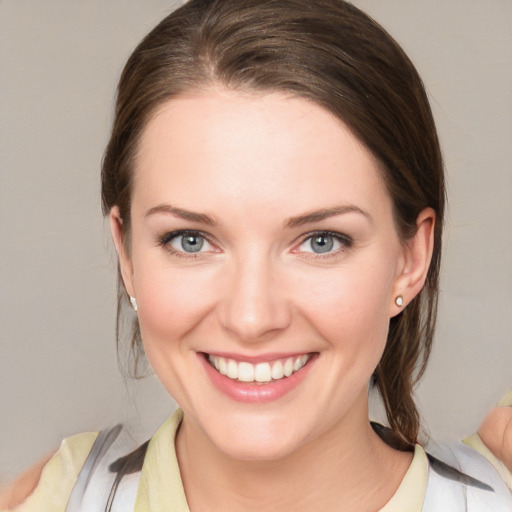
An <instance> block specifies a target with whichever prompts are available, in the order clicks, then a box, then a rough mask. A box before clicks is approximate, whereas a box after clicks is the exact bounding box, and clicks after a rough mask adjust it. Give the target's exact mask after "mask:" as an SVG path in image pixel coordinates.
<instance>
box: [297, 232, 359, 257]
mask: <svg viewBox="0 0 512 512" xmlns="http://www.w3.org/2000/svg"><path fill="white" fill-rule="evenodd" d="M350 245H351V240H350V239H349V238H348V237H346V236H344V235H341V234H337V233H329V232H324V233H322V232H321V233H314V234H313V235H311V236H308V237H307V238H306V239H304V241H303V242H302V243H301V244H300V246H299V248H298V250H299V251H300V252H309V253H315V254H328V253H332V252H337V251H339V250H340V249H342V248H343V247H350Z"/></svg>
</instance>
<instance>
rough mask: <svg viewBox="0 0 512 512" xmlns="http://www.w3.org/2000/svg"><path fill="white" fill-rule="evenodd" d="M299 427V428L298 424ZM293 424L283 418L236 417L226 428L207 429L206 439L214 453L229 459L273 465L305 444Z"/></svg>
mask: <svg viewBox="0 0 512 512" xmlns="http://www.w3.org/2000/svg"><path fill="white" fill-rule="evenodd" d="M299 425H300V424H299ZM299 425H298V424H297V422H296V421H293V422H286V421H284V418H268V417H261V416H259V417H251V416H250V415H249V416H248V417H244V418H240V417H237V418H235V419H233V420H232V421H229V423H228V424H226V423H223V424H220V425H219V427H218V428H215V427H214V428H213V429H212V428H211V427H212V426H213V425H211V424H210V428H209V429H208V430H209V431H210V432H207V435H208V436H209V437H210V440H211V441H212V442H213V444H214V445H215V446H216V447H217V449H218V450H220V451H221V452H223V453H224V454H225V455H227V456H228V457H230V458H232V459H236V460H244V461H261V462H263V461H276V460H279V459H283V458H285V457H287V456H288V455H290V454H291V453H293V452H294V451H296V450H297V449H298V448H299V447H300V446H302V445H303V444H304V443H305V440H304V438H303V437H304V436H303V435H301V433H300V432H298V431H296V429H297V427H298V426H299Z"/></svg>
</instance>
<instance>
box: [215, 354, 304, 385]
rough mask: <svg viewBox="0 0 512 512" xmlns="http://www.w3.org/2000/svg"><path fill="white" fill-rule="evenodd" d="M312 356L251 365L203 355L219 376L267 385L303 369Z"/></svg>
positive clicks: (245, 362)
mask: <svg viewBox="0 0 512 512" xmlns="http://www.w3.org/2000/svg"><path fill="white" fill-rule="evenodd" d="M313 355H314V354H302V355H299V356H293V357H286V358H282V359H276V360H275V361H269V362H260V363H257V364H252V363H249V362H247V361H235V360H234V359H230V358H227V357H221V356H214V355H211V354H205V356H206V358H207V360H208V362H209V363H210V365H211V366H213V368H215V369H216V370H217V371H218V372H219V373H220V374H221V375H224V376H226V377H227V378H229V379H231V380H233V381H236V382H244V383H255V384H268V383H272V382H275V381H279V380H282V379H286V378H287V377H290V376H291V375H293V374H294V373H297V372H298V371H300V370H301V369H302V368H304V366H306V364H307V363H308V361H309V360H310V359H311V358H312V357H313Z"/></svg>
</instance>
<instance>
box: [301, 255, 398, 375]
mask: <svg viewBox="0 0 512 512" xmlns="http://www.w3.org/2000/svg"><path fill="white" fill-rule="evenodd" d="M390 268H392V267H390V266H386V265H361V266H359V265H357V266H355V265H354V266H353V267H352V266H349V265H347V267H346V268H339V269H332V270H329V271H328V272H325V273H323V274H322V273H321V272H320V273H318V272H317V273H315V274H314V275H311V276H309V277H308V276H307V275H306V276H302V278H301V280H300V282H301V288H302V290H303V291H302V293H301V294H300V296H301V297H302V300H301V302H300V303H299V304H298V307H299V308H300V311H301V312H302V314H303V316H305V317H306V318H307V319H308V321H309V322H310V323H311V324H313V325H314V326H315V329H316V330H317V331H318V332H319V333H320V334H321V335H322V337H323V338H325V339H326V340H328V341H329V343H330V344H331V345H333V348H335V349H341V350H340V351H339V353H340V355H341V356H342V357H344V358H345V359H347V360H348V359H350V360H355V359H357V358H358V357H368V358H369V359H370V360H371V361H372V362H373V361H375V365H376V364H377V363H378V361H379V359H380V356H381V354H382V351H383V350H384V346H385V343H386V339H387V333H388V327H389V301H390V294H391V290H392V284H393V274H392V272H390V270H389V269H390ZM295 295H296V296H297V297H299V292H298V291H296V292H295Z"/></svg>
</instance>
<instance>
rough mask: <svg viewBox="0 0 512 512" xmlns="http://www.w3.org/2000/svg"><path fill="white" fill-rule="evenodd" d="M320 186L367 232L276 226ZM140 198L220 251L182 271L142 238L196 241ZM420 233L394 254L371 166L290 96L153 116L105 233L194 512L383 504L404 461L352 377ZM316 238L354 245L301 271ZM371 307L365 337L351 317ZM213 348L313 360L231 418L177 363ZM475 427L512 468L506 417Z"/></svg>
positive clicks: (344, 226) (378, 331)
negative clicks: (175, 410)
mask: <svg viewBox="0 0 512 512" xmlns="http://www.w3.org/2000/svg"><path fill="white" fill-rule="evenodd" d="M231 107H232V108H231ZM204 121H207V122H204ZM248 141H250V142H248ZM199 144H200V145H201V148H202V150H201V152H197V151H196V146H197V145H199ZM171 155H172V158H171ZM169 162H172V169H170V167H169V166H170V164H169ZM213 169H214V170H215V172H214V173H210V172H208V171H209V170H213ZM258 177H261V179H258ZM214 178H215V179H214ZM217 178H218V179H217ZM319 178H320V179H319ZM298 184H300V186H298ZM334 190H335V194H334V195H335V199H334V201H335V204H339V202H340V201H345V202H352V203H357V204H358V205H359V206H360V207H361V208H365V211H367V212H369V213H370V214H371V216H372V218H375V220H374V222H373V224H372V226H371V229H370V228H369V227H368V226H366V225H365V222H364V220H361V219H359V217H358V216H357V215H358V214H354V213H351V214H344V215H341V216H339V217H335V218H331V219H328V220H324V221H321V222H319V223H318V225H312V226H310V225H307V226H302V227H301V228H300V229H298V230H295V231H294V230H291V231H288V230H285V229H283V222H282V221H283V218H288V217H289V216H294V215H296V214H297V213H299V214H300V213H301V212H303V211H304V210H307V209H308V208H310V209H316V208H319V207H320V208H322V207H325V206H331V202H332V200H333V198H332V195H333V191H334ZM155 201H156V202H158V201H164V202H172V204H175V203H178V204H179V206H182V207H187V208H190V209H192V210H194V211H196V210H197V209H198V206H200V207H201V210H202V211H207V212H208V213H212V214H214V215H215V216H216V217H218V219H219V220H220V221H221V223H220V228H218V229H217V230H216V231H215V232H214V235H215V240H216V241H217V243H218V247H216V248H215V249H213V246H212V248H211V250H212V251H213V252H208V251H207V254H205V255H204V256H202V259H198V260H193V261H187V260H184V259H178V260H176V257H175V256H171V254H170V253H169V252H168V251H167V252H163V248H162V247H159V246H158V245H157V244H155V243H154V241H152V240H151V237H152V236H153V235H154V232H155V231H157V232H158V231H159V230H161V229H163V230H164V231H165V230H166V229H174V226H175V224H176V223H178V224H179V225H180V226H182V224H185V225H186V226H187V228H193V229H197V228H200V229H202V230H206V231H210V229H211V228H210V227H208V229H206V228H205V226H202V225H196V224H194V223H193V224H192V225H190V223H189V222H183V220H180V219H175V218H173V216H172V215H169V214H165V215H163V214H160V215H159V216H155V217H154V218H152V219H147V218H144V216H143V215H141V213H140V212H141V211H144V209H145V208H146V207H150V206H149V205H153V203H154V202H155ZM270 202H271V204H272V208H270V204H269V203H270ZM158 204H161V203H158ZM433 221H434V216H433V214H432V212H430V211H428V210H427V211H425V212H423V213H422V215H421V216H420V217H419V219H418V225H419V229H418V234H417V235H416V237H415V238H414V239H412V240H410V241H408V242H407V243H406V244H403V243H401V242H400V241H399V239H398V237H397V235H396V233H395V232H394V226H393V223H392V219H391V216H390V202H389V198H388V196H387V193H386V191H385V189H384V188H383V187H382V183H381V182H380V180H379V179H378V172H377V170H376V166H375V163H374V162H373V160H372V158H371V155H369V154H368V153H367V152H366V151H365V149H364V148H363V147H361V146H360V145H359V144H358V143H357V141H356V140H355V139H353V138H352V137H351V135H350V133H349V132H347V130H346V129H345V128H344V127H343V125H342V124H340V123H339V121H336V120H334V119H333V118H332V117H330V116H329V114H328V113H326V112H325V111H323V110H321V109H319V108H318V107H315V106H312V105H311V104H308V103H306V102H304V101H301V100H296V99H290V98H285V97H283V96H281V95H269V96H265V97H254V96H253V97H251V96H247V95H245V96H242V95H241V94H235V93H228V92H226V91H222V90H216V91H210V92H205V93H204V94H201V95H197V96H195V97H188V98H183V99H180V100H173V101H172V102H170V103H169V104H167V105H165V106H164V107H163V108H162V109H161V111H160V113H159V115H158V116H157V117H156V118H155V119H154V120H153V121H152V122H151V123H150V125H149V127H148V130H147V131H146V133H145V135H144V140H143V144H142V147H141V152H140V156H139V162H138V166H137V180H136V186H135V193H134V209H133V222H134V225H133V233H132V246H131V247H129V248H128V249H129V251H127V250H126V247H125V245H124V241H123V233H122V229H121V227H122V222H121V220H120V218H119V214H118V211H117V209H114V210H113V212H112V215H111V222H112V229H113V236H114V241H115V243H116V246H117V249H118V252H119V256H120V259H121V263H122V270H123V275H124V279H125V285H126V287H127V290H128V291H129V293H130V294H132V295H134V296H136V297H137V301H138V303H139V318H140V321H141V326H142V327H143V333H144V339H145V344H146V350H147V351H148V356H149V357H150V359H151V362H152V364H153V366H154V368H155V371H157V374H158V375H159V377H160V379H161V380H162V382H163V383H164V384H165V385H166V387H167V389H168V390H169V392H170V393H171V394H172V395H173V396H174V397H176V398H177V399H178V402H179V403H180V405H181V407H182V408H183V409H184V410H185V419H184V422H183V425H182V427H181V429H180V431H179V434H178V438H177V452H178V458H179V463H180V470H181V474H182V478H183V481H184V485H185V490H186V494H187V499H188V501H189V504H190V506H191V510H192V511H194V510H209V511H215V510H224V511H225V510H226V504H229V509H231V510H240V511H243V510H261V509H262V508H264V509H268V510H284V509H286V510H287V509H290V508H292V507H293V509H294V510H299V511H300V510H309V511H311V510H336V509H338V508H339V503H340V502H342V503H343V509H344V510H358V511H362V510H363V511H364V510H375V509H377V508H379V507H380V506H382V505H383V504H384V503H385V502H386V501H387V500H388V499H389V497H390V496H391V495H392V493H393V492H394V490H395V489H396V487H397V486H398V485H399V482H400V479H401V477H402V476H403V474H404V472H405V471H406V469H407V466H408V464H409V462H410V456H408V455H406V454H398V453H397V452H394V451H393V450H391V449H390V448H389V447H387V446H386V445H384V444H383V443H381V442H380V440H379V439H378V438H376V437H375V435H374V434H373V431H372V430H371V429H370V428H369V427H368V418H367V414H368V412H367V398H366V381H367V379H368V377H369V374H370V373H371V369H372V367H373V365H374V364H376V363H375V362H376V361H377V360H378V357H380V353H381V351H382V348H383V343H384V338H383V336H384V332H385V328H384V326H383V325H382V324H384V323H385V322H387V319H388V318H389V317H390V316H392V315H394V314H396V313H397V312H398V311H399V310H398V308H396V306H395V305H394V300H393V299H394V297H395V294H402V295H403V296H404V298H405V300H406V302H407V301H409V300H410V299H411V298H412V297H413V296H414V294H416V293H417V292H418V290H419V289H420V288H421V285H422V283H423V280H424V277H425V272H426V267H427V265H428V260H429V258H430V251H431V243H432V241H431V229H432V224H433ZM326 228H328V229H329V230H339V231H343V232H350V233H351V234H352V235H353V236H354V237H355V238H356V240H358V243H357V244H355V246H354V247H355V249H350V250H344V251H342V252H341V253H339V255H338V256H336V257H334V258H333V259H332V261H331V260H329V259H327V260H322V261H321V262H318V261H315V260H312V259H308V258H310V256H308V255H307V254H302V252H304V251H305V250H306V249H308V247H307V244H306V245H304V244H302V243H295V240H296V239H297V236H298V235H301V234H303V233H305V232H309V231H311V230H312V229H326ZM148 234H149V235H150V237H149V239H146V238H145V237H144V236H145V235H148ZM356 235H357V236H356ZM297 245H298V246H299V247H301V248H302V249H301V250H300V251H299V250H297ZM209 250H210V249H209ZM309 250H310V248H309ZM306 252H308V251H306ZM212 267H213V268H212ZM270 271H272V274H271V275H270V274H269V273H270ZM324 274H325V275H324ZM365 276H366V277H365ZM370 277H372V278H373V279H377V278H378V279H379V280H378V281H374V282H373V283H372V282H371V279H370ZM369 283H370V284H371V286H370V284H369ZM376 283H378V284H376ZM354 290H357V293H355V292H354ZM324 295H325V297H323V296H324ZM324 299H325V300H324ZM363 299H364V300H363ZM162 301H163V302H162ZM331 301H334V302H331ZM370 305H371V308H372V309H371V310H370V309H367V308H369V307H370ZM369 311H371V312H372V315H373V316H369V315H368V314H365V316H364V320H365V322H363V325H364V324H365V323H366V324H368V319H369V318H371V319H373V322H372V323H371V325H366V327H365V329H363V328H362V327H363V325H361V324H360V323H359V322H361V320H360V317H358V316H357V315H358V314H359V315H361V314H364V313H365V312H366V313H368V312H369ZM305 335H306V336H305ZM356 341H357V343H356ZM203 343H204V344H205V345H203ZM210 343H212V344H213V343H214V344H215V345H217V343H218V344H220V345H222V346H224V345H226V347H225V348H230V349H232V348H233V347H234V348H236V350H237V351H242V352H243V353H246V354H249V353H257V352H259V351H267V352H268V351H272V350H274V347H275V346H277V347H278V349H279V350H283V349H287V348H288V344H290V345H292V346H293V349H294V350H295V349H296V345H297V344H299V343H300V344H301V346H300V348H301V349H304V350H308V351H309V350H317V351H318V352H319V353H320V354H321V357H322V360H321V365H320V364H319V365H317V366H316V368H315V371H314V372H311V375H308V379H307V380H306V381H305V382H303V383H302V384H301V388H300V389H298V390H297V392H296V393H294V394H293V396H291V397H290V398H289V399H287V400H282V401H279V403H278V404H275V406H274V405H272V406H264V407H260V406H259V405H258V406H254V405H251V406H248V407H246V406H245V405H240V404H233V403H232V402H231V401H230V400H228V399H226V398H225V397H222V396H219V394H218V393H217V392H215V391H214V390H211V389H210V384H209V383H208V382H207V381H205V379H204V378H203V375H202V373H201V370H199V369H198V367H197V366H196V361H195V359H194V358H193V357H190V352H191V351H192V352H193V351H194V350H196V349H197V348H199V349H201V350H206V349H207V346H206V344H208V346H209V344H210ZM355 361H357V363H354V362H355ZM319 362H320V359H319ZM315 364H316V363H315ZM337 372H340V373H339V374H337ZM309 388H312V389H313V392H311V391H310V389H309ZM315 393H316V395H315ZM203 394H205V395H207V398H208V399H207V400H204V399H203V398H202V396H201V395H203ZM312 396H313V398H314V400H313V399H312ZM209 400H212V404H209V403H208V401H209ZM212 410H213V412H212ZM209 414H210V415H209ZM299 415H300V416H299ZM299 417H300V422H298V421H297V418H299ZM238 429H240V430H238ZM478 432H479V434H480V436H481V437H482V439H483V441H484V442H485V443H486V444H487V446H488V447H489V448H490V449H491V451H493V452H494V454H495V455H496V456H497V457H498V458H499V459H501V460H502V461H503V462H504V463H505V464H506V465H507V466H508V467H509V469H512V462H511V461H512V444H511V443H510V440H511V439H512V408H510V407H509V408H505V407H500V408H495V409H492V410H491V412H490V413H489V415H488V416H487V418H486V419H485V420H484V422H483V423H482V425H481V427H480V429H479V431H478ZM227 440H229V442H228V441H227ZM48 459H49V457H45V458H44V459H43V460H41V461H40V462H39V463H37V464H36V465H35V466H33V467H32V468H31V469H30V470H29V471H27V472H26V473H24V474H23V475H22V476H21V477H19V479H18V480H16V481H15V482H14V483H12V484H11V485H10V486H9V487H6V488H4V489H3V490H1V491H0V509H10V508H14V507H15V506H17V505H19V504H20V503H22V502H23V501H24V499H26V497H27V496H28V495H29V494H30V493H31V492H32V491H33V489H34V488H35V487H36V485H37V483H38V481H39V478H40V474H41V470H42V468H43V466H44V464H45V463H46V462H47V460H48ZM194 461H201V464H195V463H194ZM212 474H214V475H215V479H214V481H212V479H211V475H212ZM191 489H194V492H192V491H191ZM297 489H300V490H301V492H300V495H298V493H297ZM370 489H371V491H370ZM262 490H264V492H262Z"/></svg>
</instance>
